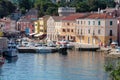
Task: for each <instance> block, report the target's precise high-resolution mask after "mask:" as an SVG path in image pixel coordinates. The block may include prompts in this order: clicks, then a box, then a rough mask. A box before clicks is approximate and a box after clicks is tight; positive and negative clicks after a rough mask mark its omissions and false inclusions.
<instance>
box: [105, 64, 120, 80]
mask: <svg viewBox="0 0 120 80" xmlns="http://www.w3.org/2000/svg"><path fill="white" fill-rule="evenodd" d="M105 70H106V71H107V72H109V73H110V76H111V78H112V80H120V62H119V63H118V64H117V65H112V64H107V65H105Z"/></svg>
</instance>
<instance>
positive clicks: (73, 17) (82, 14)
mask: <svg viewBox="0 0 120 80" xmlns="http://www.w3.org/2000/svg"><path fill="white" fill-rule="evenodd" d="M86 15H87V14H86V13H75V14H71V15H69V16H67V17H65V18H63V20H75V19H77V18H84V17H85V16H86Z"/></svg>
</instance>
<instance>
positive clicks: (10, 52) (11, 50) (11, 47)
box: [3, 40, 18, 57]
mask: <svg viewBox="0 0 120 80" xmlns="http://www.w3.org/2000/svg"><path fill="white" fill-rule="evenodd" d="M3 56H7V57H17V56H18V53H17V49H16V44H15V42H14V41H12V40H10V41H9V42H8V48H7V50H6V51H4V52H3Z"/></svg>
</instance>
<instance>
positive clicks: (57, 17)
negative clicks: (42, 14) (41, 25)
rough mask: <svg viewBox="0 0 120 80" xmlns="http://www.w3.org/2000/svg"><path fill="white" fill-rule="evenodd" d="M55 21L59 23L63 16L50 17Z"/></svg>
mask: <svg viewBox="0 0 120 80" xmlns="http://www.w3.org/2000/svg"><path fill="white" fill-rule="evenodd" d="M52 17H53V19H54V20H55V21H60V20H62V19H63V18H64V16H52Z"/></svg>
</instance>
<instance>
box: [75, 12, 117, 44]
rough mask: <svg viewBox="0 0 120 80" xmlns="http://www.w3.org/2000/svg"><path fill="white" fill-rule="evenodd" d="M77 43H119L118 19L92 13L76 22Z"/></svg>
mask: <svg viewBox="0 0 120 80" xmlns="http://www.w3.org/2000/svg"><path fill="white" fill-rule="evenodd" d="M76 23H77V24H76V36H77V37H78V38H79V39H78V40H77V42H80V43H87V44H94V45H110V43H111V42H112V41H117V19H116V18H115V17H113V16H111V15H109V14H105V13H91V14H89V15H88V16H86V17H84V18H79V19H77V20H76Z"/></svg>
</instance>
